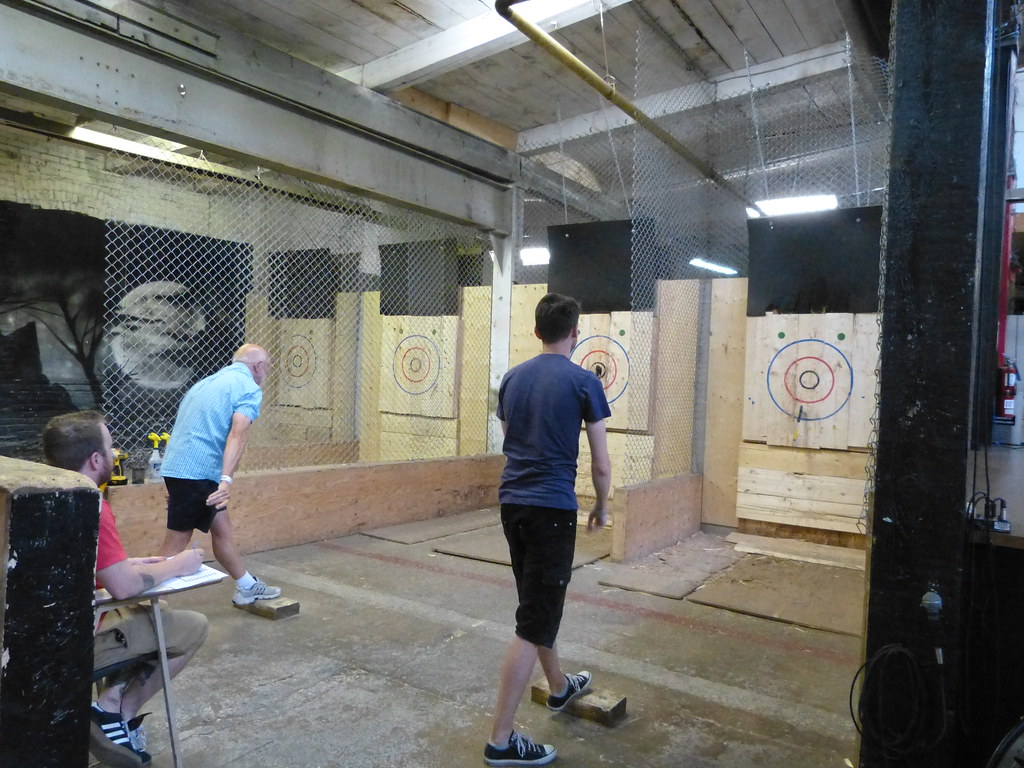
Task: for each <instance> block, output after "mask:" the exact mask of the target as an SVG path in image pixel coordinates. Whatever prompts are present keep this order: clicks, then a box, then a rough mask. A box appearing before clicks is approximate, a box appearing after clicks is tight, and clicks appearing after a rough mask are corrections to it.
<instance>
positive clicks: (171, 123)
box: [0, 4, 512, 233]
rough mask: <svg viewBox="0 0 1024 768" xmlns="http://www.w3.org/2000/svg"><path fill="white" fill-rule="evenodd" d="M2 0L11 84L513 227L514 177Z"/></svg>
mask: <svg viewBox="0 0 1024 768" xmlns="http://www.w3.org/2000/svg"><path fill="white" fill-rule="evenodd" d="M119 42H120V40H119V38H118V37H113V36H109V37H108V36H106V35H103V34H98V35H96V34H91V33H87V31H86V28H85V27H79V26H78V25H72V26H65V25H63V24H57V23H54V22H51V21H47V20H46V19H44V18H41V17H39V16H36V15H34V14H32V13H28V12H26V11H22V10H18V9H15V8H13V7H11V6H8V5H2V4H0V92H2V93H10V94H12V95H14V96H18V97H22V98H34V99H38V100H40V101H43V102H44V103H48V104H54V105H56V106H59V107H61V108H63V109H71V110H73V111H77V112H78V114H81V115H86V116H88V117H91V118H93V119H99V120H106V121H109V122H113V123H115V124H118V125H122V126H126V127H129V128H132V129H134V130H140V131H145V132H149V133H153V134H155V135H157V136H159V137H161V138H164V139H170V140H173V141H180V142H183V143H185V144H188V145H189V146H193V147H199V148H202V149H206V150H207V151H216V152H223V153H225V154H227V155H229V156H231V157H239V158H243V159H247V160H251V161H252V162H256V163H259V164H261V165H263V166H264V167H269V168H272V169H274V170H279V171H283V172H285V173H289V174H292V175H297V176H299V177H301V178H305V179H309V180H312V181H316V182H320V183H327V184H331V185H333V186H335V187H341V188H344V189H347V190H349V191H352V192H355V193H357V194H360V195H363V196H367V197H371V198H375V199H378V200H385V201H388V202H393V203H396V204H398V205H401V206H403V207H406V208H411V209H414V210H418V211H423V212H428V213H432V214H434V215H439V216H443V217H444V218H447V219H450V220H453V221H458V222H460V223H464V224H469V225H471V226H475V227H477V228H480V229H482V230H485V231H497V232H500V233H507V232H510V231H511V227H512V222H511V207H510V201H511V197H510V191H509V187H508V185H507V183H505V182H496V181H491V180H489V179H485V178H481V177H480V176H474V175H469V174H467V173H466V172H465V171H463V170H462V169H459V168H457V167H454V166H452V165H450V164H445V163H440V162H437V161H436V160H434V159H432V158H429V157H427V156H424V155H423V154H417V153H414V152H410V151H408V150H405V149H404V148H401V147H398V146H395V145H393V144H392V145H389V144H387V143H384V142H381V141H380V140H378V139H376V138H375V137H373V136H368V135H366V134H365V133H363V132H360V131H354V130H351V129H349V128H347V127H346V126H344V125H342V124H339V123H338V122H337V121H335V120H331V119H330V118H328V117H326V116H324V115H317V114H314V113H311V112H310V111H308V110H307V111H300V110H295V109H293V108H291V107H290V105H287V104H283V103H281V102H280V101H277V100H271V99H267V98H266V97H261V96H258V95H257V94H253V93H252V92H250V91H249V90H247V89H245V88H240V87H238V86H237V85H235V84H230V83H225V82H224V81H223V80H220V79H217V78H212V77H210V76H209V75H207V76H205V77H204V76H201V75H199V74H197V73H193V72H188V71H185V70H182V69H181V68H179V67H177V66H174V64H173V63H172V62H170V61H168V60H161V59H159V58H157V57H152V56H147V55H145V54H144V53H143V52H141V51H140V50H137V49H134V48H131V47H122V45H120V44H117V43H119Z"/></svg>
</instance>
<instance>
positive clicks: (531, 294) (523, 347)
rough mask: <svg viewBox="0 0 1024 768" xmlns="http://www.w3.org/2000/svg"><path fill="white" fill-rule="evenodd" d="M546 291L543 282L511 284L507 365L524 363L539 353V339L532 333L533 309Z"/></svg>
mask: <svg viewBox="0 0 1024 768" xmlns="http://www.w3.org/2000/svg"><path fill="white" fill-rule="evenodd" d="M547 292H548V286H547V284H545V283H527V284H525V285H513V286H512V317H511V321H510V326H509V345H508V346H509V350H508V367H509V368H512V367H513V366H516V365H519V364H520V363H525V362H526V361H527V360H529V359H530V358H531V357H533V356H534V355H537V354H539V353H540V339H538V338H537V337H536V336H535V335H534V333H533V328H534V325H535V323H534V310H535V309H536V308H537V302H538V301H540V300H541V299H542V298H543V297H544V295H545V294H546V293H547Z"/></svg>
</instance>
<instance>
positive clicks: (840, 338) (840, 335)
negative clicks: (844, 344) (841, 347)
mask: <svg viewBox="0 0 1024 768" xmlns="http://www.w3.org/2000/svg"><path fill="white" fill-rule="evenodd" d="M845 338H846V334H845V333H840V334H839V340H840V341H842V340H843V339H845Z"/></svg>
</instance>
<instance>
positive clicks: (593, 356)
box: [569, 335, 629, 404]
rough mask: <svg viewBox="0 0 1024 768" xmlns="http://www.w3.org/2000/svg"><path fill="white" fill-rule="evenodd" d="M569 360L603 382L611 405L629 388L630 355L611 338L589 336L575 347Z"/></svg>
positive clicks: (606, 396)
mask: <svg viewBox="0 0 1024 768" xmlns="http://www.w3.org/2000/svg"><path fill="white" fill-rule="evenodd" d="M569 359H570V360H572V361H573V362H574V363H576V364H577V365H578V366H580V367H581V368H586V369H587V370H588V371H591V372H592V373H594V375H596V376H597V378H598V379H600V380H601V386H602V387H603V388H604V395H605V398H607V400H608V403H609V404H611V403H614V402H615V401H616V400H618V399H619V398H620V397H622V395H623V393H624V392H625V391H626V388H627V387H628V386H629V354H628V353H627V352H626V348H625V347H623V346H622V345H621V344H620V343H619V342H617V341H616V340H615V339H613V338H611V337H610V336H600V335H594V336H588V337H587V338H585V339H583V340H581V341H580V342H579V343H578V344H577V345H576V346H575V347H573V350H572V353H571V354H570V355H569Z"/></svg>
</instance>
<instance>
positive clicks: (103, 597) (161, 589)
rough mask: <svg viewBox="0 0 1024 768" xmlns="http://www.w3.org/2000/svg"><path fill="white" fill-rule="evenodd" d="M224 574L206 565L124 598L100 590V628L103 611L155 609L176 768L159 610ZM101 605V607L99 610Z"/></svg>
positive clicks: (97, 603)
mask: <svg viewBox="0 0 1024 768" xmlns="http://www.w3.org/2000/svg"><path fill="white" fill-rule="evenodd" d="M224 577H225V574H223V573H221V572H220V571H218V570H217V569H215V568H211V567H210V566H208V565H204V566H203V567H202V568H201V569H200V570H199V571H197V572H196V573H194V574H191V575H189V576H179V577H176V578H173V579H168V580H167V581H165V582H163V583H162V584H158V585H157V586H155V587H153V588H152V589H147V590H146V591H145V592H142V593H140V594H138V595H134V596H132V597H126V598H125V599H123V600H115V599H114V597H113V596H112V595H111V594H110V593H109V592H107V590H105V589H97V590H96V596H95V602H94V605H95V606H96V627H97V629H98V628H99V624H100V618H101V617H102V615H103V614H104V613H106V612H107V611H109V610H112V609H114V608H121V607H124V606H129V605H138V604H140V603H145V602H148V603H149V604H150V606H151V607H152V609H153V612H152V617H153V626H154V627H155V628H156V641H157V655H158V656H159V658H160V675H161V677H162V678H163V689H164V706H165V707H166V709H167V729H168V731H169V732H170V736H171V755H172V757H173V759H174V768H182V762H181V753H180V750H179V749H178V726H177V724H176V723H175V722H174V702H173V699H172V696H171V673H170V669H169V668H168V666H167V642H166V640H165V639H164V620H163V615H162V614H161V613H160V598H161V597H164V596H166V595H173V594H175V593H177V592H185V591H187V590H190V589H195V588H197V587H202V586H205V585H207V584H216V583H217V582H219V581H221V580H222V579H224ZM101 608H102V610H100V609H101Z"/></svg>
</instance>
